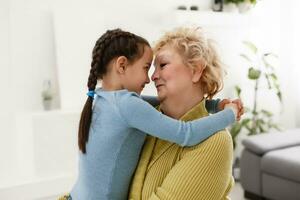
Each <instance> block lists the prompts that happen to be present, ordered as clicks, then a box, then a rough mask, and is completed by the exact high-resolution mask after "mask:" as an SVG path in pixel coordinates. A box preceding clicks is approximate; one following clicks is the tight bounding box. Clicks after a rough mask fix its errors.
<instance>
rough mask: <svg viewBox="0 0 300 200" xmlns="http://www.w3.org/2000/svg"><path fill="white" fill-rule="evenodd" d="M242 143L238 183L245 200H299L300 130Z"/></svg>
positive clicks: (245, 140)
mask: <svg viewBox="0 0 300 200" xmlns="http://www.w3.org/2000/svg"><path fill="white" fill-rule="evenodd" d="M242 143H243V145H244V147H245V148H244V150H243V152H242V155H241V159H240V170H241V171H240V172H241V174H240V180H241V185H242V187H243V189H244V192H245V193H244V195H245V197H246V198H247V199H257V200H259V199H260V200H264V199H272V200H300V129H293V130H288V131H284V132H280V133H268V134H261V135H255V136H250V137H248V138H247V139H244V140H243V141H242Z"/></svg>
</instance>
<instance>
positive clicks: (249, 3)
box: [237, 0, 256, 13]
mask: <svg viewBox="0 0 300 200" xmlns="http://www.w3.org/2000/svg"><path fill="white" fill-rule="evenodd" d="M255 4H256V0H240V1H239V2H238V4H237V5H238V8H239V12H240V13H246V12H248V11H249V10H250V9H251V8H253V7H254V5H255Z"/></svg>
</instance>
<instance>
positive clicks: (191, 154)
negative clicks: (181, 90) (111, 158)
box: [129, 101, 234, 200]
mask: <svg viewBox="0 0 300 200" xmlns="http://www.w3.org/2000/svg"><path fill="white" fill-rule="evenodd" d="M204 103H205V101H202V102H200V103H199V104H198V105H197V106H195V107H194V108H193V109H191V110H190V111H189V112H188V113H186V114H185V115H184V116H183V117H182V118H181V120H183V121H190V120H194V119H197V118H201V117H204V116H207V115H208V113H207V111H206V109H205V104H204ZM232 158H233V149H232V139H231V136H230V134H229V133H228V132H227V131H226V130H223V131H220V132H218V133H216V134H215V135H213V136H211V137H210V138H208V139H207V140H206V141H204V142H202V143H201V144H198V145H196V146H193V147H184V148H182V147H180V146H178V145H176V144H174V143H170V142H167V141H164V140H160V139H157V138H154V137H150V136H149V137H148V138H147V140H146V143H145V145H144V147H143V151H142V154H141V157H140V161H139V164H138V167H137V169H136V172H135V175H134V178H133V180H132V183H131V188H130V193H129V199H130V200H194V199H195V200H201V199H203V200H223V199H229V198H228V197H227V195H228V193H229V191H230V189H231V187H232V186H233V183H234V182H233V178H232V176H231V169H232V168H231V167H232Z"/></svg>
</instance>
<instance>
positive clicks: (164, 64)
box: [159, 63, 167, 68]
mask: <svg viewBox="0 0 300 200" xmlns="http://www.w3.org/2000/svg"><path fill="white" fill-rule="evenodd" d="M166 65H167V63H160V64H159V67H160V68H164V67H165V66H166Z"/></svg>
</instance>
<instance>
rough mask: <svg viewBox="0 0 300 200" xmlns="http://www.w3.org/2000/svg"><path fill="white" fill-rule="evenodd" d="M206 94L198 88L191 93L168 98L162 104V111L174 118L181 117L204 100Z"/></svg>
mask: <svg viewBox="0 0 300 200" xmlns="http://www.w3.org/2000/svg"><path fill="white" fill-rule="evenodd" d="M203 97H204V95H203V94H202V93H201V92H200V91H199V90H198V91H197V92H195V91H194V93H190V94H184V95H183V94H178V96H176V97H172V98H167V99H165V100H163V101H162V102H161V104H160V109H161V110H162V112H163V113H164V114H165V115H167V116H169V117H172V118H174V119H180V118H181V117H182V116H183V115H184V114H185V113H187V112H188V111H189V110H191V109H192V108H193V107H194V106H196V105H197V104H198V103H199V102H200V101H202V100H203Z"/></svg>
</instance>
